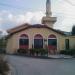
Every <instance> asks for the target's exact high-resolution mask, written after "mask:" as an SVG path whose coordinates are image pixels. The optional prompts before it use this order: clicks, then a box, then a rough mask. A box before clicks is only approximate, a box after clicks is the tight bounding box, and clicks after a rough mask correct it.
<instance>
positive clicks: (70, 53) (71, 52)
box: [60, 49, 75, 55]
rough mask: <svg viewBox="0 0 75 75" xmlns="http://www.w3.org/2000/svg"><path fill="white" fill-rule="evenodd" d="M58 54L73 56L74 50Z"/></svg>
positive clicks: (62, 51)
mask: <svg viewBox="0 0 75 75" xmlns="http://www.w3.org/2000/svg"><path fill="white" fill-rule="evenodd" d="M60 54H65V55H75V50H74V49H73V50H61V51H60Z"/></svg>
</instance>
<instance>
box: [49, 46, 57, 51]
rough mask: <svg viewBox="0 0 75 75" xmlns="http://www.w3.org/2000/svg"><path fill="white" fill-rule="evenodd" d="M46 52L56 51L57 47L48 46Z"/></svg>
mask: <svg viewBox="0 0 75 75" xmlns="http://www.w3.org/2000/svg"><path fill="white" fill-rule="evenodd" d="M48 50H57V47H56V46H53V45H48Z"/></svg>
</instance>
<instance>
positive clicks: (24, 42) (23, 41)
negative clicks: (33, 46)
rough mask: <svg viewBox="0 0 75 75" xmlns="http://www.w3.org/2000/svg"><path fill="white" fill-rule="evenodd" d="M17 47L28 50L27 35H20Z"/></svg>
mask: <svg viewBox="0 0 75 75" xmlns="http://www.w3.org/2000/svg"><path fill="white" fill-rule="evenodd" d="M19 47H20V48H21V49H28V47H29V39H28V35H26V34H22V35H21V36H20V39H19Z"/></svg>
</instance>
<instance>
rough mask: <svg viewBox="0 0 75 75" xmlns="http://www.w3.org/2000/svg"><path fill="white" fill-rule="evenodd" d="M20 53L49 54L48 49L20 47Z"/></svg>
mask: <svg viewBox="0 0 75 75" xmlns="http://www.w3.org/2000/svg"><path fill="white" fill-rule="evenodd" d="M17 51H18V53H21V54H29V55H33V56H34V55H36V56H38V55H47V54H48V50H46V49H42V48H41V49H35V48H34V49H18V50H17Z"/></svg>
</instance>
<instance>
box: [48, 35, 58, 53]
mask: <svg viewBox="0 0 75 75" xmlns="http://www.w3.org/2000/svg"><path fill="white" fill-rule="evenodd" d="M56 50H57V38H56V36H55V35H54V34H51V35H49V36H48V51H49V54H55V53H56Z"/></svg>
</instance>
